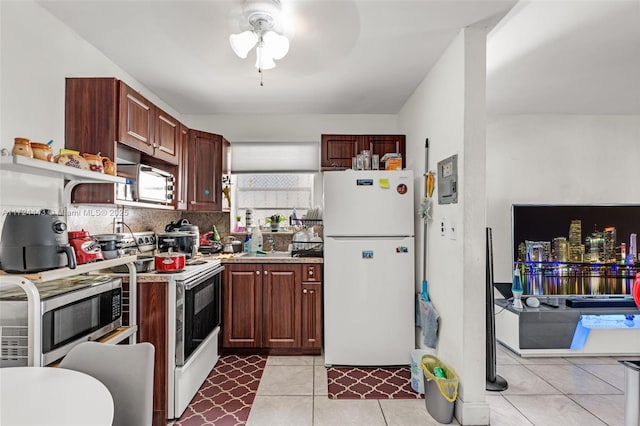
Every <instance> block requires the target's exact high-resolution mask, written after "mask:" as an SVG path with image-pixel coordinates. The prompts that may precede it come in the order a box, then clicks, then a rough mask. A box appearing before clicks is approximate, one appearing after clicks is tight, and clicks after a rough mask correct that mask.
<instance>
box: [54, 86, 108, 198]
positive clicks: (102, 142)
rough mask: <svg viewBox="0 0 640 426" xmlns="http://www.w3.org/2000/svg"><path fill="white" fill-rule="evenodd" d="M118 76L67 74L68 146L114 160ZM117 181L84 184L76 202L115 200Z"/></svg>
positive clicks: (66, 123) (78, 192) (75, 192)
mask: <svg viewBox="0 0 640 426" xmlns="http://www.w3.org/2000/svg"><path fill="white" fill-rule="evenodd" d="M118 93H119V88H118V80H116V79H115V78H67V79H66V86H65V111H64V113H65V128H64V134H65V148H68V149H74V150H77V151H80V152H88V153H91V154H97V153H98V152H99V153H101V155H103V156H105V157H109V158H110V159H111V160H113V161H115V158H116V140H117V139H118V133H117V132H118V107H119V103H118V102H119V101H118V96H119V94H118ZM115 195H116V192H115V185H113V184H105V183H101V184H97V185H96V184H82V185H78V186H77V187H76V188H75V189H74V190H73V193H72V195H71V202H73V203H105V204H108V203H114V202H115Z"/></svg>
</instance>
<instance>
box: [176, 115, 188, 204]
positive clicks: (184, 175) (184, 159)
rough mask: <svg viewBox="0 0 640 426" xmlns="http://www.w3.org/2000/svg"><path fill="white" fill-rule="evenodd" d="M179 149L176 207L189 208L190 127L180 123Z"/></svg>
mask: <svg viewBox="0 0 640 426" xmlns="http://www.w3.org/2000/svg"><path fill="white" fill-rule="evenodd" d="M179 127H180V128H179V129H178V131H179V134H180V140H179V150H180V162H179V163H178V183H177V186H176V209H178V210H187V206H188V204H187V199H188V197H189V193H188V188H187V185H188V180H189V129H187V127H186V126H184V125H183V124H180V126H179Z"/></svg>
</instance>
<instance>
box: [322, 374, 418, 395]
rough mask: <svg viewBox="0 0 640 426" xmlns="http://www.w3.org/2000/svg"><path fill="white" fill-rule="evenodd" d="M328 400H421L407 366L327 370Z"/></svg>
mask: <svg viewBox="0 0 640 426" xmlns="http://www.w3.org/2000/svg"><path fill="white" fill-rule="evenodd" d="M327 379H328V382H329V388H328V390H329V399H421V398H424V396H423V395H422V394H419V393H417V392H415V391H414V390H413V389H412V388H411V370H410V368H409V367H378V368H375V367H374V368H365V367H329V368H327Z"/></svg>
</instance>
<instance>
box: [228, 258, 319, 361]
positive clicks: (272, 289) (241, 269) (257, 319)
mask: <svg viewBox="0 0 640 426" xmlns="http://www.w3.org/2000/svg"><path fill="white" fill-rule="evenodd" d="M320 266H321V265H320V264H314V265H313V268H312V269H313V271H316V272H315V274H316V277H318V281H312V282H307V281H303V279H306V278H305V277H306V273H307V269H308V268H307V265H303V264H300V263H278V264H276V263H263V264H260V263H236V264H234V263H227V264H226V265H225V272H224V281H223V287H222V289H223V290H222V291H223V295H222V299H223V320H222V322H223V326H222V349H223V351H224V352H234V351H236V350H239V349H242V350H243V351H246V350H249V349H251V350H254V351H257V350H262V351H264V350H267V352H269V353H282V354H285V353H291V354H293V353H307V354H319V353H320V351H321V348H322V281H321V276H320V273H319V272H318V271H319V270H320ZM314 279H315V278H314Z"/></svg>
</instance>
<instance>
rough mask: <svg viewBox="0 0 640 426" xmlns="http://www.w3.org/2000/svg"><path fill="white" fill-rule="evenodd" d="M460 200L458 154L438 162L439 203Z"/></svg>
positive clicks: (450, 202) (451, 202)
mask: <svg viewBox="0 0 640 426" xmlns="http://www.w3.org/2000/svg"><path fill="white" fill-rule="evenodd" d="M457 202H458V154H455V155H452V156H451V157H449V158H445V159H444V160H442V161H439V162H438V204H455V203H457Z"/></svg>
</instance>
